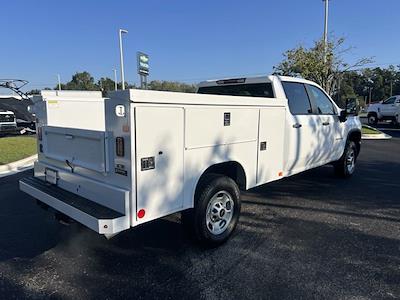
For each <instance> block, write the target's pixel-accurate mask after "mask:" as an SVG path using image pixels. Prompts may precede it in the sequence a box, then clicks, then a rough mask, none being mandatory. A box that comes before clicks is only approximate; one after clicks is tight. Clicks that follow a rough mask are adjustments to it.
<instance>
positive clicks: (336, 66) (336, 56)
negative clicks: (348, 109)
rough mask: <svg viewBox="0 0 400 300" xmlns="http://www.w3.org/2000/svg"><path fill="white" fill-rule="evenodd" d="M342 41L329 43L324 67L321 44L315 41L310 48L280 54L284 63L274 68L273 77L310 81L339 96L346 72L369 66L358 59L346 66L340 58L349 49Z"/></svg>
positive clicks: (365, 61) (368, 59)
mask: <svg viewBox="0 0 400 300" xmlns="http://www.w3.org/2000/svg"><path fill="white" fill-rule="evenodd" d="M344 41H345V40H344V38H339V39H332V40H331V41H329V42H328V45H327V51H326V63H325V62H324V53H325V47H324V41H323V40H318V41H316V42H315V43H314V46H313V47H311V48H305V47H303V46H299V47H297V48H294V49H291V50H288V51H286V52H285V53H284V54H283V56H284V59H283V61H282V62H281V63H279V64H278V65H277V66H275V67H274V73H275V74H278V75H287V76H297V77H298V76H300V77H303V78H305V79H309V80H312V81H314V82H316V83H318V84H319V85H320V86H322V88H324V89H325V91H326V92H327V93H328V94H330V95H331V96H334V95H335V93H337V92H338V86H339V81H341V79H342V77H343V74H344V73H345V72H347V71H349V70H351V69H355V68H360V67H362V66H364V65H366V64H368V63H371V62H372V60H371V59H370V58H361V59H358V60H357V61H356V62H355V63H353V64H349V63H347V62H345V60H344V58H343V55H344V54H346V53H347V52H348V51H350V50H351V48H343V45H344Z"/></svg>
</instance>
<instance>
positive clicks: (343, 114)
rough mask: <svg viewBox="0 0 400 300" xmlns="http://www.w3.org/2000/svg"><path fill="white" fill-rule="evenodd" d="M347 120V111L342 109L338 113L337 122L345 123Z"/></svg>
mask: <svg viewBox="0 0 400 300" xmlns="http://www.w3.org/2000/svg"><path fill="white" fill-rule="evenodd" d="M346 120H347V111H346V110H345V109H342V110H341V111H340V113H339V121H340V122H342V123H343V122H346Z"/></svg>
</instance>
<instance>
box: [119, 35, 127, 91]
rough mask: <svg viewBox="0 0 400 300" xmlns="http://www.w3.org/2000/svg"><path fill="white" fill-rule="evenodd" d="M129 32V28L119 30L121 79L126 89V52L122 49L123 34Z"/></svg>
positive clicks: (123, 87)
mask: <svg viewBox="0 0 400 300" xmlns="http://www.w3.org/2000/svg"><path fill="white" fill-rule="evenodd" d="M123 33H128V30H125V29H120V30H119V59H120V63H121V81H122V89H123V90H125V74H124V53H123V50H122V34H123Z"/></svg>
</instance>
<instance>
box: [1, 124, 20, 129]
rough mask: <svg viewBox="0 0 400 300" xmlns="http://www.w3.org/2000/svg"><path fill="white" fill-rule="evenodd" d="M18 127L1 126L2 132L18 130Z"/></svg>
mask: <svg viewBox="0 0 400 300" xmlns="http://www.w3.org/2000/svg"><path fill="white" fill-rule="evenodd" d="M16 129H17V127H16V126H15V125H1V124H0V131H10V130H16Z"/></svg>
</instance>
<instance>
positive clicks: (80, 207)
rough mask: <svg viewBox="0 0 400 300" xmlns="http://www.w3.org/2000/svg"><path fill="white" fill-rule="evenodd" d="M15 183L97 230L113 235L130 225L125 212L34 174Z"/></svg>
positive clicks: (30, 193)
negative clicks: (48, 181) (45, 180)
mask: <svg viewBox="0 0 400 300" xmlns="http://www.w3.org/2000/svg"><path fill="white" fill-rule="evenodd" d="M19 186H20V189H21V190H22V191H24V192H25V193H27V194H29V195H31V196H32V197H34V198H36V199H37V200H39V201H41V202H43V203H45V204H47V205H48V206H50V207H52V208H54V209H55V210H57V211H59V212H61V213H63V214H65V215H67V216H68V217H70V218H71V219H74V220H76V221H77V222H79V223H81V224H83V225H85V226H87V227H88V228H90V229H92V230H94V231H96V232H98V233H100V234H105V235H113V234H116V233H118V232H121V231H123V230H125V229H128V228H129V227H130V222H129V216H126V215H123V214H122V213H120V212H117V211H115V210H112V209H110V208H108V207H105V206H103V205H100V204H98V203H96V202H93V201H91V200H89V199H86V198H84V197H81V196H79V195H76V194H74V193H71V192H69V191H66V190H64V189H62V188H60V187H58V186H56V185H52V184H49V183H47V182H44V181H43V180H40V179H38V178H36V177H27V178H24V179H21V180H20V181H19Z"/></svg>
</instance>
